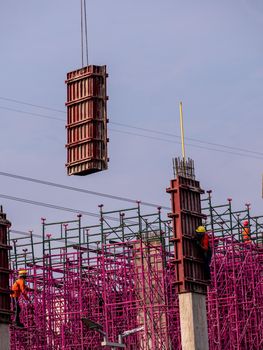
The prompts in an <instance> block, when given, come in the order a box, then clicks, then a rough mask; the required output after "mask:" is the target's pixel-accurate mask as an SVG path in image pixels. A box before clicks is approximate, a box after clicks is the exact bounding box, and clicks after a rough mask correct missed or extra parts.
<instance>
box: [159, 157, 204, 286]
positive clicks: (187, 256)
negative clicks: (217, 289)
mask: <svg viewBox="0 0 263 350" xmlns="http://www.w3.org/2000/svg"><path fill="white" fill-rule="evenodd" d="M174 165H175V169H176V178H175V179H173V180H171V184H170V187H169V188H167V190H166V192H168V193H170V194H171V205H172V213H170V214H168V216H169V217H170V218H172V222H173V231H174V236H173V239H172V240H173V242H174V247H175V258H174V264H175V276H176V277H175V284H176V287H177V288H176V289H177V291H178V292H179V293H183V292H199V293H206V289H207V288H206V286H207V281H206V280H205V277H204V262H203V258H202V256H201V255H200V252H199V250H198V248H197V246H196V245H195V244H194V241H193V237H194V233H195V230H196V228H197V227H198V226H199V225H201V224H202V219H205V218H206V216H205V215H204V214H202V213H201V194H202V193H204V191H203V190H202V189H201V188H200V184H199V182H198V181H196V180H195V175H194V165H193V161H192V160H191V159H188V160H187V161H186V160H184V161H180V160H179V159H177V160H176V161H175V162H174Z"/></svg>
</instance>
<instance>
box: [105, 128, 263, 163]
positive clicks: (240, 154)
mask: <svg viewBox="0 0 263 350" xmlns="http://www.w3.org/2000/svg"><path fill="white" fill-rule="evenodd" d="M109 130H111V131H113V132H119V133H121V134H127V135H133V136H140V137H145V138H148V139H152V140H159V141H165V142H170V143H176V144H180V145H181V142H179V141H174V140H166V139H163V138H160V137H155V136H149V135H141V134H137V133H133V132H130V131H123V130H116V129H111V128H109ZM186 145H187V146H190V147H194V148H200V149H205V150H208V151H214V152H221V153H227V154H233V155H236V156H241V157H247V158H254V159H260V160H263V157H257V156H254V155H248V154H244V153H237V152H231V151H224V150H222V149H216V148H209V147H203V146H199V145H193V144H191V143H186ZM262 156H263V154H262Z"/></svg>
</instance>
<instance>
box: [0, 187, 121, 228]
mask: <svg viewBox="0 0 263 350" xmlns="http://www.w3.org/2000/svg"><path fill="white" fill-rule="evenodd" d="M0 198H3V199H7V200H11V201H15V202H20V203H26V204H32V205H36V206H39V207H45V208H50V209H56V210H62V211H67V212H70V213H75V214H81V215H85V216H92V217H96V218H100V214H96V213H92V212H89V211H85V210H79V209H73V208H68V207H62V206H59V205H55V204H50V203H45V202H39V201H34V200H31V199H26V198H20V197H14V196H9V195H6V194H3V193H1V194H0ZM103 217H104V218H105V219H108V220H112V221H118V222H119V219H117V218H115V217H113V216H107V215H103Z"/></svg>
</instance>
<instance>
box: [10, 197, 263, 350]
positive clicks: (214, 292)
mask: <svg viewBox="0 0 263 350" xmlns="http://www.w3.org/2000/svg"><path fill="white" fill-rule="evenodd" d="M202 203H203V210H202V213H203V214H205V215H206V216H207V220H206V225H207V228H208V230H209V231H210V232H211V244H212V247H213V259H212V264H211V272H212V281H211V285H210V286H209V287H208V294H207V296H208V297H207V315H208V326H209V327H208V328H209V342H210V349H211V350H226V349H229V350H232V349H233V350H234V349H235V350H236V349H239V350H241V349H242V350H250V349H260V348H262V347H263V276H262V267H263V266H262V265H263V242H262V241H263V239H262V237H263V236H262V235H263V216H257V217H255V216H252V215H251V211H250V206H249V205H247V206H246V207H245V209H244V210H241V211H234V210H233V209H232V202H231V200H230V199H229V200H228V203H227V204H225V205H222V206H214V205H213V203H212V198H211V192H210V191H209V192H208V196H206V198H205V199H204V200H203V202H202ZM99 210H100V220H99V223H98V224H97V225H93V226H86V225H84V224H83V222H82V221H83V219H82V217H81V216H78V217H77V218H76V220H71V221H64V222H57V223H48V222H47V221H46V220H45V219H42V235H41V237H39V238H38V239H36V238H35V237H34V236H33V234H32V233H31V234H30V235H29V236H28V238H27V239H26V238H13V237H12V232H11V233H10V245H12V246H13V250H12V252H11V253H10V259H11V262H12V269H13V270H14V275H13V277H12V278H14V276H15V275H16V271H17V269H19V268H26V269H27V270H28V274H29V276H28V283H29V285H30V287H31V288H32V289H33V292H31V293H30V294H31V300H32V303H31V304H29V303H27V302H26V301H23V305H22V306H23V307H22V310H23V311H22V321H23V323H24V324H25V326H26V328H25V329H24V330H19V329H17V328H14V327H12V326H11V349H12V350H22V349H27V348H31V349H36V350H42V349H43V350H51V349H52V350H56V349H72V350H74V349H83V350H84V349H85V350H86V349H104V348H107V346H104V345H103V344H105V342H104V343H103V339H102V335H101V334H100V333H99V332H96V331H95V330H94V329H93V330H92V329H89V328H88V327H87V326H86V324H85V322H83V320H84V319H85V320H91V321H93V322H95V323H96V324H98V325H100V326H101V329H102V330H103V332H105V334H106V338H107V341H109V342H111V343H115V344H117V343H118V341H119V339H120V338H122V337H121V334H125V332H126V331H130V330H134V329H135V330H137V329H139V331H136V332H134V333H132V332H130V333H129V332H128V333H127V334H129V335H128V336H126V337H125V338H123V339H122V340H123V343H124V344H125V346H126V349H130V350H134V349H136V350H137V349H138V350H150V349H163V350H166V349H167V350H168V349H180V322H179V308H178V295H177V292H176V291H177V286H176V283H175V274H176V271H175V264H174V238H173V237H174V235H173V232H172V227H171V224H170V221H169V220H166V219H165V220H164V219H163V218H162V212H161V208H158V210H156V212H155V213H150V214H145V213H144V212H143V210H142V207H141V205H140V203H138V205H137V207H135V208H130V209H124V210H118V211H109V212H106V211H104V208H103V206H100V209H99ZM245 219H246V220H248V221H249V223H250V225H252V226H250V230H251V243H246V242H243V241H242V230H243V226H242V225H243V220H245ZM25 249H27V250H25ZM113 348H114V347H113Z"/></svg>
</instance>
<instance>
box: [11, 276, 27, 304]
mask: <svg viewBox="0 0 263 350" xmlns="http://www.w3.org/2000/svg"><path fill="white" fill-rule="evenodd" d="M26 291H27V286H26V283H25V280H24V279H23V278H18V279H17V280H16V281H15V283H14V284H13V285H12V292H13V293H12V294H11V297H12V298H20V296H21V294H23V295H24V297H25V298H26V299H27V292H26Z"/></svg>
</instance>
